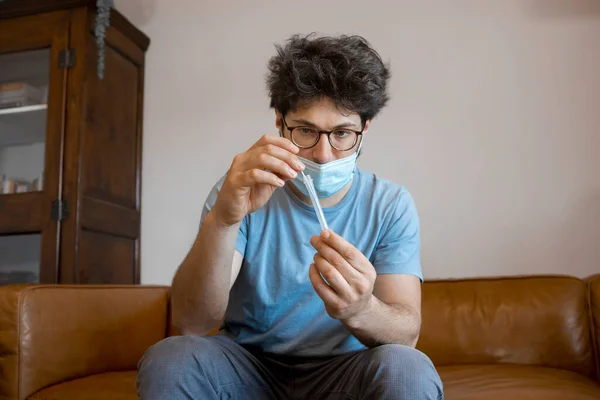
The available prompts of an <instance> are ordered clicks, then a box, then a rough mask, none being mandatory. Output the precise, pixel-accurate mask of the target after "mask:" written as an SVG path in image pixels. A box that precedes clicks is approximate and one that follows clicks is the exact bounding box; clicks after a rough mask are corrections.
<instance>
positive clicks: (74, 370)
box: [0, 285, 168, 399]
mask: <svg viewBox="0 0 600 400" xmlns="http://www.w3.org/2000/svg"><path fill="white" fill-rule="evenodd" d="M167 304H168V288H167V287H162V286H140V285H31V286H26V285H9V286H4V287H0V398H10V399H26V398H27V397H28V396H30V395H31V394H33V393H35V392H36V391H38V390H40V389H42V388H44V387H47V386H50V385H53V384H55V383H58V382H61V381H65V380H69V379H75V378H79V377H82V376H87V375H92V374H97V373H102V372H109V371H119V370H132V369H135V368H136V365H137V362H138V360H139V359H140V358H141V356H142V355H143V353H144V351H145V350H146V349H147V348H148V347H150V346H151V345H153V344H154V343H156V342H158V341H159V340H161V339H163V338H164V337H165V336H166V333H167V308H168V307H167Z"/></svg>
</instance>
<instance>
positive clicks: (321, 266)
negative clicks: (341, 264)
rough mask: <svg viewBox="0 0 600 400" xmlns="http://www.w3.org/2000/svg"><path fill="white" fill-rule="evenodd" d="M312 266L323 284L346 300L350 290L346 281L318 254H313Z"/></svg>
mask: <svg viewBox="0 0 600 400" xmlns="http://www.w3.org/2000/svg"><path fill="white" fill-rule="evenodd" d="M314 264H315V267H316V268H317V271H319V273H320V274H321V276H322V277H323V279H324V280H325V282H327V283H328V284H329V286H330V287H331V288H332V289H333V290H335V292H336V293H337V294H338V295H339V296H340V297H342V298H347V297H348V296H349V294H350V291H351V288H350V285H349V284H348V282H347V281H346V279H344V277H343V276H342V274H340V271H338V270H337V269H335V268H334V267H333V265H331V264H330V263H329V262H328V261H327V260H326V259H324V258H323V257H322V256H321V255H320V254H319V253H317V254H315V257H314Z"/></svg>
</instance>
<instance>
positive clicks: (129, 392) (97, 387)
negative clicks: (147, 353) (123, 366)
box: [29, 371, 139, 400]
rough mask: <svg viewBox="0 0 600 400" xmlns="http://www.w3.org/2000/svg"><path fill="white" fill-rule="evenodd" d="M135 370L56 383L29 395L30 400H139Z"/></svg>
mask: <svg viewBox="0 0 600 400" xmlns="http://www.w3.org/2000/svg"><path fill="white" fill-rule="evenodd" d="M136 375H137V371H123V372H107V373H105V374H97V375H91V376H88V377H85V378H80V379H75V380H72V381H67V382H63V383H59V384H56V385H54V386H51V387H49V388H46V389H42V390H40V391H39V392H37V393H35V394H33V395H32V396H30V397H29V399H31V400H70V399H73V400H107V399H110V400H139V398H138V396H137V392H136V388H135V378H136Z"/></svg>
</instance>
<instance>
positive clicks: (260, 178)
mask: <svg viewBox="0 0 600 400" xmlns="http://www.w3.org/2000/svg"><path fill="white" fill-rule="evenodd" d="M239 179H240V183H241V184H242V186H245V187H251V186H253V185H255V184H257V183H262V184H266V185H271V186H275V187H283V185H285V182H284V181H283V180H282V179H280V178H278V177H277V176H276V175H275V174H274V173H272V172H267V171H263V170H261V169H257V168H254V169H251V170H249V171H246V172H243V173H241V174H239Z"/></svg>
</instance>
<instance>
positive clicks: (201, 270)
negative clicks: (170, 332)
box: [171, 212, 240, 334]
mask: <svg viewBox="0 0 600 400" xmlns="http://www.w3.org/2000/svg"><path fill="white" fill-rule="evenodd" d="M239 225H240V224H239V223H238V224H235V225H232V226H224V225H221V224H219V222H218V221H217V220H216V218H215V216H214V213H213V212H209V213H208V214H207V215H206V218H205V219H204V223H203V224H202V228H201V229H200V232H199V233H198V236H197V237H196V240H195V241H194V244H193V246H192V248H191V250H190V251H189V252H188V254H187V256H186V258H185V259H184V261H183V262H182V264H181V265H180V266H179V269H178V270H177V272H176V274H175V277H174V278H173V284H172V287H171V304H172V310H173V311H172V312H173V324H174V325H175V327H177V329H179V330H180V332H181V333H183V334H188V333H190V334H204V333H206V332H208V331H210V330H211V329H212V328H214V326H215V325H216V324H217V323H218V322H219V321H220V320H221V319H222V317H223V315H224V313H225V309H226V308H227V302H228V298H229V288H230V283H231V269H232V261H233V254H234V252H235V243H236V239H237V234H238V230H239Z"/></svg>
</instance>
